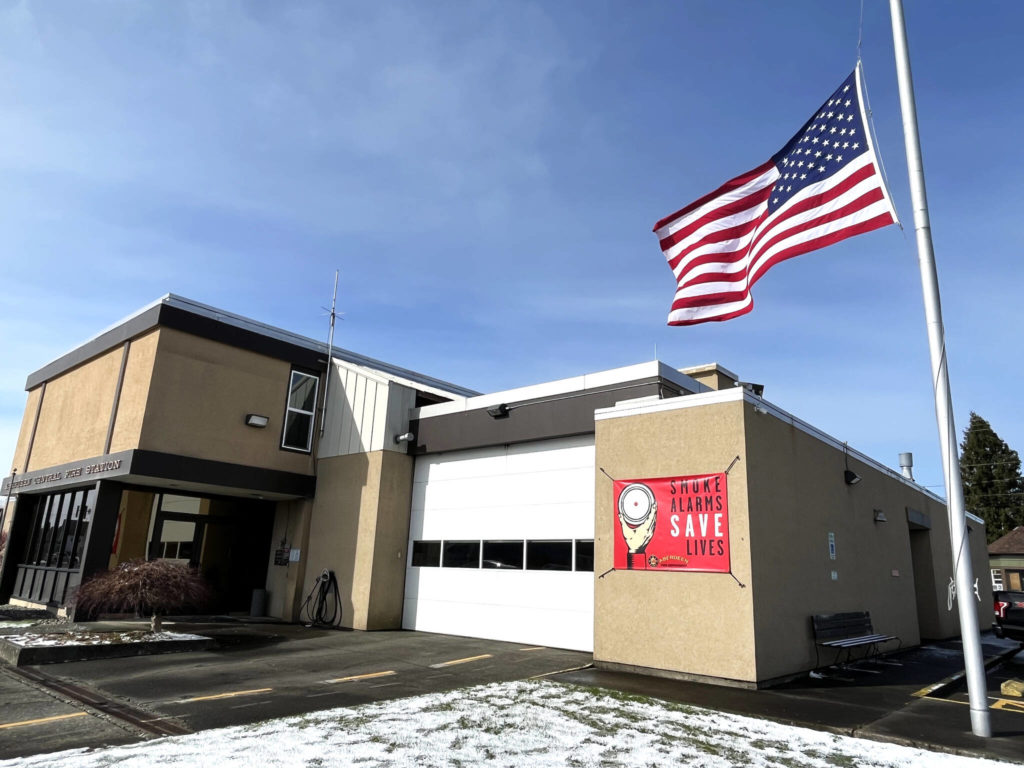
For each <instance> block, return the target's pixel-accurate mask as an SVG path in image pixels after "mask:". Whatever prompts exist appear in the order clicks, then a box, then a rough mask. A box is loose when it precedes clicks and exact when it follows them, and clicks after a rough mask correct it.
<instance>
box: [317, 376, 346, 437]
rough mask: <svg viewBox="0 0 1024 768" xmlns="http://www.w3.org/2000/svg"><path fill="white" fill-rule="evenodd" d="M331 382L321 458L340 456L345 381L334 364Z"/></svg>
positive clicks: (328, 391)
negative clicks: (339, 445)
mask: <svg viewBox="0 0 1024 768" xmlns="http://www.w3.org/2000/svg"><path fill="white" fill-rule="evenodd" d="M329 375H330V377H331V382H330V386H329V387H328V388H327V405H326V408H327V423H326V425H325V427H324V439H323V440H322V441H321V444H320V453H319V455H320V456H321V457H327V456H337V455H338V440H339V437H340V435H339V432H340V431H341V413H342V411H343V410H344V408H343V406H342V404H343V403H344V400H345V391H344V386H343V384H344V381H343V380H342V371H341V369H340V368H339V367H338V366H337V364H334V365H332V366H331V369H330V373H329Z"/></svg>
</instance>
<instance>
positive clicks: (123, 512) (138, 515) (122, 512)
mask: <svg viewBox="0 0 1024 768" xmlns="http://www.w3.org/2000/svg"><path fill="white" fill-rule="evenodd" d="M154 497H155V494H153V493H151V492H148V491H135V490H128V489H126V490H124V491H122V492H121V506H120V507H119V509H118V520H117V545H116V549H115V551H114V552H112V553H111V555H110V562H109V564H108V566H107V567H108V568H109V569H111V570H113V569H114V568H115V567H116V566H117V565H118V564H119V563H124V562H127V561H129V560H137V559H145V558H146V555H147V553H146V544H147V543H148V539H149V524H150V518H151V517H152V512H153V499H154Z"/></svg>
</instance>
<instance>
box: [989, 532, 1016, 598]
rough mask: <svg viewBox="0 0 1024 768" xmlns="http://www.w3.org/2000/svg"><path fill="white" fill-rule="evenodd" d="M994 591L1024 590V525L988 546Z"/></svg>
mask: <svg viewBox="0 0 1024 768" xmlns="http://www.w3.org/2000/svg"><path fill="white" fill-rule="evenodd" d="M988 567H989V568H990V569H991V570H992V589H997V590H1002V589H1006V590H1011V591H1014V592H1020V591H1021V590H1024V525H1018V526H1017V527H1016V528H1014V529H1013V530H1012V531H1010V532H1009V533H1008V534H1006V535H1005V536H1003V537H1002V538H999V539H996V540H995V541H993V542H992V543H991V544H989V545H988Z"/></svg>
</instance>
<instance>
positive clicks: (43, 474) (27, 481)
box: [0, 451, 131, 494]
mask: <svg viewBox="0 0 1024 768" xmlns="http://www.w3.org/2000/svg"><path fill="white" fill-rule="evenodd" d="M130 457H131V451H122V452H121V453H115V454H107V455H106V456H100V457H97V458H92V459H85V460H83V461H75V462H72V463H70V464H62V465H60V466H57V467H50V468H48V469H43V470H39V471H36V472H26V473H25V474H22V475H14V476H13V477H6V478H4V480H3V486H2V488H0V493H3V494H8V493H10V494H17V493H20V492H22V491H29V490H42V489H48V488H52V487H59V486H65V485H74V484H79V483H84V482H88V481H89V480H90V479H91V478H94V477H96V478H98V477H100V476H104V475H108V476H109V475H120V474H124V470H123V469H122V465H124V464H125V460H126V459H129V458H130Z"/></svg>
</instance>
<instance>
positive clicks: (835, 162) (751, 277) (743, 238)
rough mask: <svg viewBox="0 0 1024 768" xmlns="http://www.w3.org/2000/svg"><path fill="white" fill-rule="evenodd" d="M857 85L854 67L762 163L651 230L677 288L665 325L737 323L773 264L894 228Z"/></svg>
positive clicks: (893, 213)
mask: <svg viewBox="0 0 1024 768" xmlns="http://www.w3.org/2000/svg"><path fill="white" fill-rule="evenodd" d="M860 80H861V78H860V66H859V65H858V67H857V69H856V70H855V71H854V73H853V74H851V75H850V77H849V78H847V80H846V81H844V84H843V85H842V86H840V87H839V89H838V90H837V91H836V92H835V93H834V94H833V95H832V97H831V98H830V99H829V100H828V101H826V102H825V104H823V105H822V107H821V109H820V110H819V111H818V112H817V113H815V116H814V117H812V118H811V119H810V120H808V121H807V123H806V124H805V125H804V127H803V129H801V131H800V132H799V133H797V135H796V136H794V137H793V139H791V140H790V142H789V143H788V144H787V145H786V146H785V147H784V148H783V149H782V150H781V151H780V152H778V153H777V154H776V155H774V156H773V157H772V158H771V159H770V160H769V161H768V162H766V163H764V164H763V165H760V166H758V167H757V168H754V169H753V170H751V171H748V172H747V173H744V174H742V175H740V176H737V177H736V178H734V179H732V180H730V181H728V182H726V183H725V184H723V185H722V186H721V187H719V188H718V189H716V190H715V191H714V192H711V193H710V194H708V195H705V196H704V197H702V198H700V199H699V200H696V201H695V202H693V203H691V204H690V205H688V206H686V207H685V208H683V209H682V210H680V211H677V212H676V213H674V214H672V215H671V216H668V217H666V218H664V219H662V220H661V221H659V222H658V223H657V224H656V225H655V227H654V232H655V234H657V236H658V240H659V243H660V245H661V249H662V252H663V253H664V254H665V258H666V259H667V260H668V263H669V266H670V267H671V268H672V272H673V273H674V274H675V277H676V282H677V289H676V294H675V298H674V300H673V302H672V309H671V312H670V313H669V317H668V324H669V325H693V324H696V323H702V322H708V321H711V320H728V319H729V318H733V317H738V316H739V315H743V314H746V313H747V312H749V311H750V310H751V308H752V306H753V300H752V298H751V295H750V288H751V287H752V286H753V285H754V283H756V282H757V281H758V280H759V279H760V278H761V276H763V275H764V273H765V272H766V271H767V270H768V269H769V268H770V267H772V266H773V265H775V264H778V263H779V262H780V261H784V260H786V259H790V258H792V257H794V256H799V255H800V254H803V253H807V252H809V251H813V250H816V249H818V248H823V247H825V246H827V245H832V244H833V243H837V242H839V241H840V240H844V239H846V238H848V237H852V236H854V235H858V234H862V233H864V232H870V231H871V230H873V229H878V228H879V227H884V226H886V225H888V224H894V223H896V222H897V218H896V212H895V210H894V209H893V206H892V203H891V200H890V198H889V194H888V192H887V191H886V189H885V184H884V183H883V180H882V176H881V174H880V173H879V170H878V163H877V160H876V157H875V153H874V148H873V146H872V144H871V137H870V132H869V131H868V130H867V121H866V119H865V115H864V109H863V103H864V101H863V99H862V98H861V96H860V94H861V92H862V91H861V82H860ZM854 89H855V92H851V91H854Z"/></svg>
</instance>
